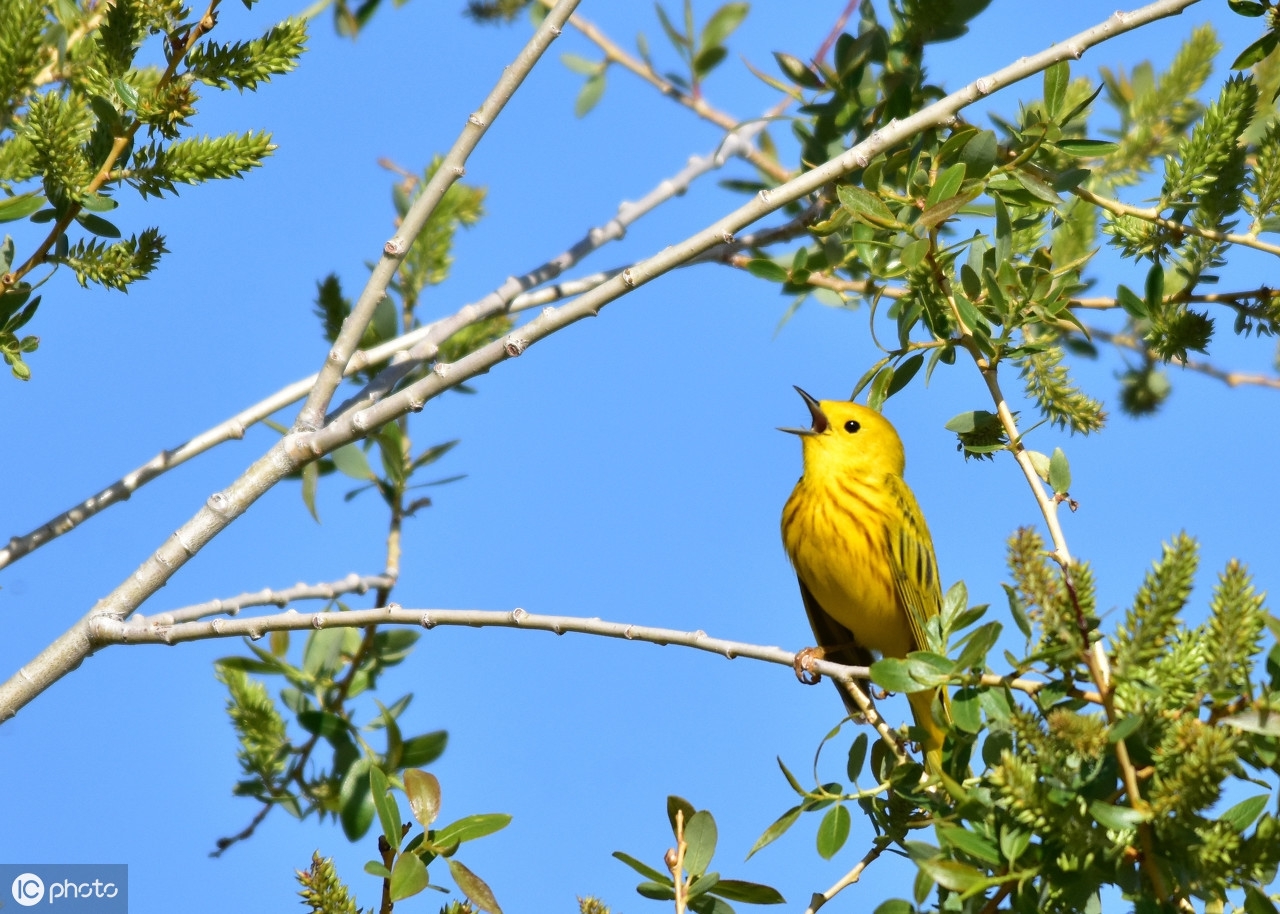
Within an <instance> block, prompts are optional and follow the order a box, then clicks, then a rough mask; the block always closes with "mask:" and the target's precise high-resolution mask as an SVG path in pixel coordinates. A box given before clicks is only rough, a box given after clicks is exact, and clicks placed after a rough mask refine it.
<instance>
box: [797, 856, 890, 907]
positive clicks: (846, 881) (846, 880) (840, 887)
mask: <svg viewBox="0 0 1280 914" xmlns="http://www.w3.org/2000/svg"><path fill="white" fill-rule="evenodd" d="M888 846H889V840H888V839H887V838H877V839H876V842H875V843H874V844H873V845H871V850H869V851H867V853H866V855H865V856H863V858H862V859H861V860H859V861H858V863H857V865H856V866H855V867H854V868H853V869H851V870H849V872H847V873H845V874H844V875H843V876H841V877H840V881H839V882H837V883H836V884H835V885H833V886H832V887H831V888H829V889H827V890H826V891H825V892H821V893H819V892H815V893H814V895H813V897H812V898H810V899H809V907H807V908H805V910H804V914H816V912H817V910H818V909H819V908H821V907H822V906H823V905H824V904H826V903H827V902H828V901H830V900H831V899H832V898H835V897H836V896H837V895H839V894H840V893H841V892H843V891H844V890H845V889H847V888H848V887H849V886H851V885H853V884H854V883H855V882H857V881H858V880H859V879H861V878H862V873H863V871H865V870H866V868H867V867H869V866H870V865H871V864H873V863H875V862H876V861H877V860H878V859H880V855H881V854H883V853H884V851H885V848H887V847H888Z"/></svg>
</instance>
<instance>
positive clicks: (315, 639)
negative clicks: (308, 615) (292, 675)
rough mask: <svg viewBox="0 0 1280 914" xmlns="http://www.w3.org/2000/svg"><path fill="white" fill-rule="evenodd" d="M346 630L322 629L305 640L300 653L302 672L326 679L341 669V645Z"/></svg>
mask: <svg viewBox="0 0 1280 914" xmlns="http://www.w3.org/2000/svg"><path fill="white" fill-rule="evenodd" d="M347 631H348V630H347V629H346V628H345V627H341V626H334V627H331V628H322V629H320V630H319V631H314V632H312V633H311V636H310V637H309V638H307V646H306V647H305V648H303V651H302V670H303V672H305V673H307V674H308V675H311V676H317V677H327V676H331V675H333V674H334V673H335V672H337V671H338V670H339V669H340V668H341V667H342V643H343V642H344V641H345V640H346V638H347Z"/></svg>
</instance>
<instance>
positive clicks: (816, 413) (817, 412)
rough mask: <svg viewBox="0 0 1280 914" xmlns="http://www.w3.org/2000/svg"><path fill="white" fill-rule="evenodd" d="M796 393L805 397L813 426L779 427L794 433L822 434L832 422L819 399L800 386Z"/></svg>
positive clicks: (781, 429) (805, 403)
mask: <svg viewBox="0 0 1280 914" xmlns="http://www.w3.org/2000/svg"><path fill="white" fill-rule="evenodd" d="M796 393H798V394H799V395H800V396H802V397H804V405H805V406H807V407H809V415H811V416H812V417H813V427H812V428H779V429H778V431H780V432H789V433H791V434H792V435H820V434H822V433H823V432H825V431H826V430H827V428H828V427H829V426H830V424H831V423H829V422H828V421H827V417H826V415H825V414H824V413H823V412H822V407H821V406H819V405H818V401H817V400H815V399H813V397H811V396H809V395H808V394H807V393H805V392H804V391H803V390H801V389H800V388H799V387H797V388H796Z"/></svg>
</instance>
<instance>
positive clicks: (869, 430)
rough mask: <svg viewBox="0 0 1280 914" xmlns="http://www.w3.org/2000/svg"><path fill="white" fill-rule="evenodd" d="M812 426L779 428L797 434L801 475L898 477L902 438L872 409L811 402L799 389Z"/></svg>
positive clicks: (902, 461) (838, 402)
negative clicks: (801, 448)
mask: <svg viewBox="0 0 1280 914" xmlns="http://www.w3.org/2000/svg"><path fill="white" fill-rule="evenodd" d="M796 391H797V392H798V393H799V394H800V396H802V397H804V402H805V405H806V406H808V407H809V415H810V416H811V417H812V419H813V424H812V425H811V426H810V427H809V428H782V429H779V431H782V432H790V433H791V434H793V435H799V436H800V440H801V442H803V445H804V466H805V472H806V473H808V472H809V471H811V470H813V471H819V472H820V471H824V470H829V471H832V472H836V473H849V472H858V471H867V470H870V471H873V472H882V473H892V474H894V475H899V476H900V475H902V470H903V467H904V466H905V464H906V457H905V456H904V454H903V450H902V439H901V438H899V437H898V432H897V430H896V429H894V427H893V426H892V425H891V424H890V423H889V420H888V419H886V418H885V417H884V416H882V415H880V414H879V413H878V412H876V411H875V410H874V409H869V408H868V407H866V406H861V405H859V404H857V403H854V402H853V401H851V400H821V401H819V400H815V399H814V398H813V397H811V396H809V395H808V394H807V393H805V392H804V391H803V390H801V389H800V388H799V387H797V388H796Z"/></svg>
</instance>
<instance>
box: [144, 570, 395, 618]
mask: <svg viewBox="0 0 1280 914" xmlns="http://www.w3.org/2000/svg"><path fill="white" fill-rule="evenodd" d="M395 581H396V579H395V577H394V576H392V575H389V574H374V575H366V576H364V577H361V576H360V575H358V574H355V573H354V572H353V573H352V574H349V575H347V576H346V577H345V578H343V579H342V580H340V581H329V582H327V583H324V584H302V583H298V584H295V585H293V586H292V587H285V588H282V589H280V590H271V589H268V588H264V589H262V590H258V591H254V592H253V593H242V594H240V595H239V596H237V597H229V598H227V599H224V600H210V601H208V602H207V603H195V604H193V605H191V606H182V607H179V608H178V609H171V610H169V611H168V612H163V613H157V614H155V615H154V616H142V615H134V616H131V617H130V619H129V624H130V625H137V626H147V625H176V624H178V623H180V622H194V621H196V620H197V619H204V618H206V617H208V616H234V615H237V614H238V613H239V612H240V610H242V609H244V608H245V607H246V606H279V607H282V608H283V607H285V606H288V605H289V604H290V603H292V602H294V601H295V600H333V599H336V598H337V597H340V596H342V595H343V594H344V593H355V594H363V593H368V592H369V591H370V590H374V589H376V588H382V587H391V586H393V585H394V584H395Z"/></svg>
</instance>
